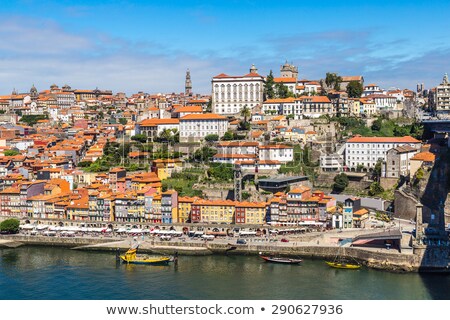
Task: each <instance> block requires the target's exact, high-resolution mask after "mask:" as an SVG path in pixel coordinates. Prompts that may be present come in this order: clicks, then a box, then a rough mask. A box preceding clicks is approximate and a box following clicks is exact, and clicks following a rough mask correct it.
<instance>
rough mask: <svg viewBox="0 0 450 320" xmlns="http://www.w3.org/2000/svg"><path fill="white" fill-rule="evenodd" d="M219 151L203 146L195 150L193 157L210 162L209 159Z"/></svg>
mask: <svg viewBox="0 0 450 320" xmlns="http://www.w3.org/2000/svg"><path fill="white" fill-rule="evenodd" d="M216 153H217V150H216V149H213V148H210V147H206V146H205V147H202V148H201V149H197V150H195V152H194V156H193V159H194V160H196V161H199V162H209V160H210V159H211V158H212V157H213V156H214V155H215V154H216Z"/></svg>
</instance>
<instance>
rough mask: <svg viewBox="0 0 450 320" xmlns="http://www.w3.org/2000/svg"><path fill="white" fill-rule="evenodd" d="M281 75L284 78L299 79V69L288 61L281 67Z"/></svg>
mask: <svg viewBox="0 0 450 320" xmlns="http://www.w3.org/2000/svg"><path fill="white" fill-rule="evenodd" d="M280 75H281V77H282V78H295V79H298V68H297V67H296V66H294V65H293V64H289V63H288V62H287V61H286V62H285V64H284V65H282V66H281V67H280Z"/></svg>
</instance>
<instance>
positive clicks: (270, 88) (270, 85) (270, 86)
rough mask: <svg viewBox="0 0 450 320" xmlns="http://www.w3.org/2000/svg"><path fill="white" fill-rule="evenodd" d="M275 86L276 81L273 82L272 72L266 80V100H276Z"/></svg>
mask: <svg viewBox="0 0 450 320" xmlns="http://www.w3.org/2000/svg"><path fill="white" fill-rule="evenodd" d="M274 86H275V81H274V80H273V73H272V70H270V72H269V75H268V76H267V78H266V83H265V85H264V95H265V96H266V99H273V98H275V90H274Z"/></svg>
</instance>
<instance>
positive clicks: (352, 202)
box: [342, 197, 361, 229]
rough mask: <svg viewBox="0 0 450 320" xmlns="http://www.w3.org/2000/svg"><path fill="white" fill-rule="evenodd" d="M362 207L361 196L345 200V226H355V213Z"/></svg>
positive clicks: (346, 227) (343, 208) (343, 210)
mask: <svg viewBox="0 0 450 320" xmlns="http://www.w3.org/2000/svg"><path fill="white" fill-rule="evenodd" d="M359 209H361V198H357V197H353V198H347V199H345V200H344V206H343V207H342V212H343V228H344V229H350V228H353V213H354V212H356V211H358V210H359Z"/></svg>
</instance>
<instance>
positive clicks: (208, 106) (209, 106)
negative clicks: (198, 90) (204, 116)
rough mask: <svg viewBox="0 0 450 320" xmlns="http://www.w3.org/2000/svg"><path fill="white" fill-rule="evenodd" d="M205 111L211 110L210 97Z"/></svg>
mask: <svg viewBox="0 0 450 320" xmlns="http://www.w3.org/2000/svg"><path fill="white" fill-rule="evenodd" d="M205 112H212V99H209V101H208V104H207V105H206V109H205Z"/></svg>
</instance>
